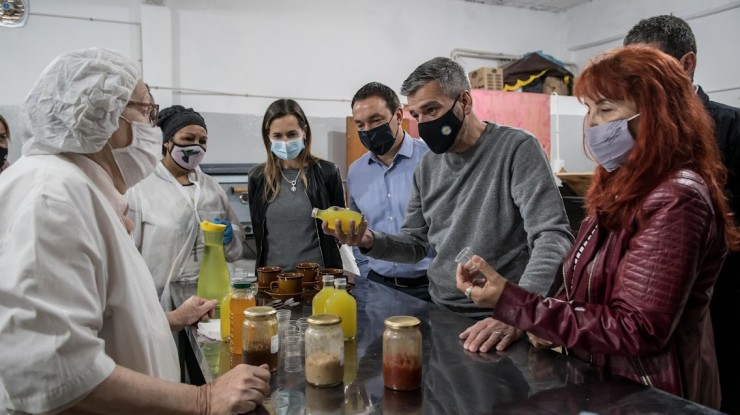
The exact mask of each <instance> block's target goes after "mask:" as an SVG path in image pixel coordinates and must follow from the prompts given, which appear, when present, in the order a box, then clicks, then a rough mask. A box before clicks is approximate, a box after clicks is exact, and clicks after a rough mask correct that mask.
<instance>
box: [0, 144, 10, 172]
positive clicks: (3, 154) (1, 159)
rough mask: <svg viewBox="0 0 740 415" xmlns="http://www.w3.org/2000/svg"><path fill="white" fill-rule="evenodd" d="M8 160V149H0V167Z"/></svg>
mask: <svg viewBox="0 0 740 415" xmlns="http://www.w3.org/2000/svg"><path fill="white" fill-rule="evenodd" d="M7 159H8V149H7V148H5V147H0V167H2V165H3V164H5V160H7Z"/></svg>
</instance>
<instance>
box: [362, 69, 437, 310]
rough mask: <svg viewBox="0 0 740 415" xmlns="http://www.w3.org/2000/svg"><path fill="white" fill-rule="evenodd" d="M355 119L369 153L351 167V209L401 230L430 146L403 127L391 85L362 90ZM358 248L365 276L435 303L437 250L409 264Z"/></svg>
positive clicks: (373, 223)
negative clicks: (430, 275) (432, 285)
mask: <svg viewBox="0 0 740 415" xmlns="http://www.w3.org/2000/svg"><path fill="white" fill-rule="evenodd" d="M352 117H353V118H354V122H355V124H356V125H357V129H358V131H359V135H360V141H361V142H362V144H363V145H364V146H365V148H367V149H368V150H369V151H368V152H367V153H365V154H364V155H362V157H360V158H359V159H357V160H356V161H355V162H354V163H352V165H351V166H350V167H349V173H348V174H347V187H348V188H349V195H350V208H351V209H352V210H355V211H358V212H361V213H362V214H363V215H365V219H366V220H367V222H368V224H369V226H370V227H371V228H372V229H375V230H378V231H382V232H386V233H389V234H395V233H398V231H399V230H400V229H401V225H403V222H404V216H405V213H406V206H407V205H408V203H409V198H410V197H411V189H412V182H413V176H414V169H415V168H416V165H417V164H418V163H419V161H420V160H421V157H422V156H423V155H424V153H426V152H427V151H428V150H429V147H427V145H426V144H424V142H423V141H421V140H415V139H413V138H411V136H409V135H408V134H407V133H406V132H405V131H403V128H402V127H401V122H402V120H403V109H402V108H401V102H400V100H399V99H398V95H396V93H395V92H394V91H393V90H392V89H391V88H389V87H388V86H386V85H383V84H380V83H377V82H371V83H369V84H367V85H365V86H363V87H362V88H360V90H359V91H357V93H356V94H355V96H354V98H352ZM353 249H354V253H355V259H356V261H357V266H358V267H359V268H360V274H361V275H362V276H363V277H367V278H368V279H370V280H372V281H375V282H378V283H381V284H384V285H387V286H389V287H391V288H394V289H397V290H399V291H402V292H405V293H407V294H409V295H412V296H414V297H417V298H420V299H422V300H425V301H431V297H430V296H429V280H428V279H427V276H426V271H427V268H428V267H429V263H430V262H431V259H432V257H433V256H434V252H433V251H432V250H430V253H429V255H427V257H426V258H424V259H422V260H421V261H419V262H417V263H416V264H404V263H397V262H388V261H383V260H379V259H374V258H369V257H367V256H365V255H363V254H361V253H360V250H359V249H358V248H357V247H355V248H353Z"/></svg>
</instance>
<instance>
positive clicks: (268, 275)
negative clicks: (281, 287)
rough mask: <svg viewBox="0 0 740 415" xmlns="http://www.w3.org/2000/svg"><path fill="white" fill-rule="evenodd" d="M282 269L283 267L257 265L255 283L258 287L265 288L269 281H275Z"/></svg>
mask: <svg viewBox="0 0 740 415" xmlns="http://www.w3.org/2000/svg"><path fill="white" fill-rule="evenodd" d="M282 271H283V267H259V268H257V283H258V285H259V287H260V288H267V287H269V286H270V283H271V282H273V281H277V277H278V274H280V273H281V272H282Z"/></svg>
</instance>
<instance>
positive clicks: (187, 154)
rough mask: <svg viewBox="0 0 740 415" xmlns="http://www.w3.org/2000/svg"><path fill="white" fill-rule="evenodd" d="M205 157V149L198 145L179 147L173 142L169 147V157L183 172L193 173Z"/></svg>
mask: <svg viewBox="0 0 740 415" xmlns="http://www.w3.org/2000/svg"><path fill="white" fill-rule="evenodd" d="M205 156H206V149H205V148H203V146H201V145H198V144H192V145H187V146H181V145H179V144H177V143H175V142H174V141H173V142H172V147H170V157H172V160H173V161H174V162H175V164H177V165H178V166H180V167H182V168H183V169H185V170H188V171H193V170H195V168H196V167H198V165H199V164H200V163H201V162H202V161H203V157H205Z"/></svg>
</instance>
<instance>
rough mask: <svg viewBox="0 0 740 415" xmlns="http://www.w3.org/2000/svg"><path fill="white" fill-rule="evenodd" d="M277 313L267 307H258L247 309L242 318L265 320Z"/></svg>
mask: <svg viewBox="0 0 740 415" xmlns="http://www.w3.org/2000/svg"><path fill="white" fill-rule="evenodd" d="M276 313H277V311H275V309H274V308H272V307H267V306H260V307H249V308H248V309H246V310H244V317H246V318H249V319H257V320H261V319H265V318H268V317H271V316H274V315H275V314H276Z"/></svg>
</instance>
